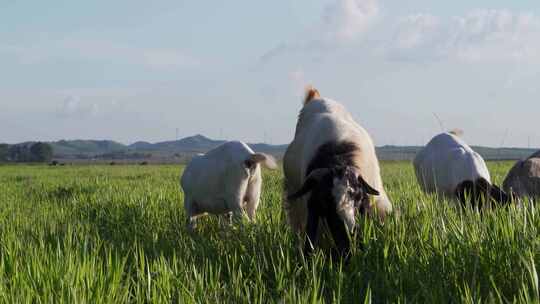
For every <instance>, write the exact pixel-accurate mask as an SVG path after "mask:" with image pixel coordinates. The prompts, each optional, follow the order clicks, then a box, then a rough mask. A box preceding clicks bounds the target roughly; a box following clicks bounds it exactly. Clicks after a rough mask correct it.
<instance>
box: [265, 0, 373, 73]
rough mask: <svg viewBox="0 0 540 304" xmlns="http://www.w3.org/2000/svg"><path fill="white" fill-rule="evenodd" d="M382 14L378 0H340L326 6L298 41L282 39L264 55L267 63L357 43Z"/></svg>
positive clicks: (300, 35)
mask: <svg viewBox="0 0 540 304" xmlns="http://www.w3.org/2000/svg"><path fill="white" fill-rule="evenodd" d="M378 15H379V6H378V3H377V0H336V1H335V2H333V3H331V4H329V5H328V6H326V7H325V9H324V10H323V12H322V16H321V18H320V20H319V21H318V22H317V23H316V24H314V25H313V26H312V27H311V28H310V29H308V30H305V31H303V32H302V33H300V34H299V36H298V37H297V38H296V39H295V40H294V41H287V42H282V43H280V44H279V45H278V46H276V47H275V48H273V49H271V50H270V51H268V52H266V53H265V54H263V56H261V58H260V62H262V63H266V62H269V61H271V60H272V59H274V58H276V57H279V56H281V55H282V54H287V53H295V52H301V53H305V52H310V53H327V52H329V51H331V50H333V49H335V48H336V47H339V46H342V45H347V44H351V43H354V42H357V41H358V40H359V39H361V38H362V36H363V34H365V33H367V32H368V30H369V29H370V28H371V26H372V25H373V24H374V22H375V20H376V19H377V17H378Z"/></svg>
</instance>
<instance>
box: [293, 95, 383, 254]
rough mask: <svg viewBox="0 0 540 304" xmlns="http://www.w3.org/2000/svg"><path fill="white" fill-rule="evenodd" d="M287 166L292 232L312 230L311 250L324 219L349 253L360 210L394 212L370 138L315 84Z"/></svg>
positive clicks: (307, 246)
mask: <svg viewBox="0 0 540 304" xmlns="http://www.w3.org/2000/svg"><path fill="white" fill-rule="evenodd" d="M283 169H284V174H285V190H286V193H287V200H286V201H285V204H284V207H285V210H286V212H287V217H288V221H289V224H290V225H291V227H292V229H293V231H294V232H295V233H297V234H298V235H300V236H302V235H303V234H304V233H307V238H306V241H305V247H304V252H305V253H306V254H310V253H311V251H312V250H313V244H315V243H316V241H317V240H316V238H317V234H318V232H317V230H318V223H319V219H325V220H326V222H327V224H328V227H329V228H330V232H331V233H332V237H333V238H334V241H335V243H336V245H337V248H338V250H339V252H340V253H341V254H344V253H346V252H347V251H348V249H349V238H348V235H347V233H350V232H353V231H354V227H355V224H356V219H355V216H356V211H357V210H360V211H361V212H367V213H370V214H374V213H378V214H379V215H380V216H381V217H384V216H385V215H386V214H387V213H389V212H391V211H392V204H391V203H390V201H389V199H388V197H387V195H386V193H385V191H384V188H383V183H382V180H381V175H380V169H379V162H378V160H377V156H376V154H375V147H374V145H373V142H372V140H371V137H370V136H369V134H368V133H367V132H366V130H364V129H363V128H362V127H361V126H360V125H358V124H357V123H356V122H355V121H354V119H353V118H352V116H351V115H350V114H349V112H348V111H347V110H346V109H345V107H343V105H341V104H340V103H338V102H336V101H333V100H330V99H328V98H321V97H320V95H319V92H318V91H317V90H316V89H314V88H311V89H309V90H308V91H307V93H306V98H305V100H304V106H303V108H302V110H301V111H300V115H299V118H298V122H297V125H296V132H295V136H294V140H293V141H292V143H291V144H290V145H289V147H288V149H287V151H286V153H285V156H284V159H283ZM369 195H371V196H372V197H373V201H372V200H370V197H369ZM375 210H377V211H375Z"/></svg>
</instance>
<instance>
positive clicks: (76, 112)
mask: <svg viewBox="0 0 540 304" xmlns="http://www.w3.org/2000/svg"><path fill="white" fill-rule="evenodd" d="M98 111H99V108H98V105H97V104H95V103H83V102H81V98H80V97H79V96H69V97H67V98H65V99H64V101H63V103H62V105H61V106H60V107H59V108H58V111H57V114H58V116H59V117H62V118H85V117H91V116H96V115H97V114H98Z"/></svg>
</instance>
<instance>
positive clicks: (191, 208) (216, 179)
mask: <svg viewBox="0 0 540 304" xmlns="http://www.w3.org/2000/svg"><path fill="white" fill-rule="evenodd" d="M260 165H263V166H265V167H267V168H269V169H275V168H276V167H277V165H276V162H275V160H274V158H273V157H272V156H270V155H266V154H264V153H254V152H253V150H251V148H250V147H248V146H247V145H246V144H245V143H243V142H239V141H231V142H226V143H224V144H222V145H220V146H218V147H216V148H214V149H213V150H211V151H209V152H208V153H206V154H203V155H196V156H194V157H193V159H192V160H191V162H190V163H189V164H188V165H187V166H186V168H185V170H184V172H183V174H182V177H181V179H180V185H181V188H182V189H183V191H184V208H185V212H186V215H187V218H188V220H187V228H188V230H189V231H194V230H195V228H196V219H197V217H199V216H201V215H204V214H208V213H209V214H228V215H229V217H230V218H232V215H234V216H235V217H236V218H240V217H242V216H243V214H244V210H245V212H246V213H247V216H248V218H249V220H251V221H254V220H255V211H256V210H257V207H258V205H259V199H260V194H261V185H262V177H261V169H260Z"/></svg>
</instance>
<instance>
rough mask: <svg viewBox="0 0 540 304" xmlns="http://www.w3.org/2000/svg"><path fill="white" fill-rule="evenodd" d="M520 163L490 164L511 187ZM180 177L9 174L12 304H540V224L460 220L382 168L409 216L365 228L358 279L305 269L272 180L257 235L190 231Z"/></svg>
mask: <svg viewBox="0 0 540 304" xmlns="http://www.w3.org/2000/svg"><path fill="white" fill-rule="evenodd" d="M510 165H511V163H490V164H489V166H490V169H491V170H492V173H493V175H494V179H495V181H496V182H500V181H501V179H502V178H503V177H504V174H505V173H506V171H507V170H508V169H509V167H510ZM180 172H181V168H180V167H178V166H66V167H46V166H0V243H1V244H0V302H3V303H18V302H20V303H29V302H32V303H39V302H42V303H52V302H77V303H85V302H86V303H123V302H144V303H158V302H165V303H168V302H174V303H176V302H179V303H201V302H208V303H318V302H328V303H340V302H341V303H360V302H366V303H368V302H370V301H372V302H374V303H381V302H429V303H449V302H471V303H472V302H475V303H476V302H489V303H491V302H508V301H510V302H521V303H535V302H536V303H538V302H539V301H540V300H539V297H540V295H539V279H538V273H539V268H540V237H539V230H540V213H539V211H538V208H536V209H535V207H534V204H531V203H530V202H527V203H526V204H525V205H524V207H523V208H514V207H512V208H509V209H503V210H496V211H488V212H486V213H484V214H483V215H480V214H477V213H475V212H473V211H470V210H467V211H462V210H460V209H459V208H455V207H453V206H452V205H451V203H448V202H442V201H439V200H437V199H436V198H435V197H432V196H427V195H424V194H422V193H421V192H420V189H419V187H418V185H417V184H416V181H415V179H414V174H413V171H412V168H411V166H410V164H408V163H384V164H383V179H384V181H385V184H386V188H387V191H388V192H389V195H390V197H391V199H392V200H393V202H394V204H395V206H396V207H397V208H398V209H399V211H400V216H396V217H392V218H390V219H388V220H387V221H386V222H385V223H384V225H382V224H381V223H379V222H377V221H373V220H365V221H361V234H362V238H363V240H364V244H365V246H364V247H365V248H364V250H362V251H361V250H355V251H354V253H353V257H352V259H351V262H350V264H349V265H347V266H343V265H340V264H338V263H333V262H332V261H331V260H329V259H326V258H325V257H324V256H323V255H322V254H320V253H318V254H316V255H315V256H314V257H313V259H312V260H311V261H309V262H305V261H303V260H302V259H301V258H300V256H299V252H298V249H297V248H296V246H295V241H294V238H293V236H292V235H291V233H290V232H289V230H288V229H287V227H286V225H285V220H284V215H283V213H282V211H281V208H280V206H281V196H282V194H281V187H282V175H281V173H280V172H265V174H264V191H263V195H262V202H261V205H260V207H259V211H258V213H257V223H255V224H245V225H237V226H234V227H228V226H225V224H224V221H222V220H220V219H218V218H216V217H207V218H205V219H203V220H201V221H200V224H199V233H198V235H196V236H190V235H188V234H187V233H186V230H185V217H184V214H183V204H182V193H181V191H180V190H179V183H178V181H179V175H180Z"/></svg>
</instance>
